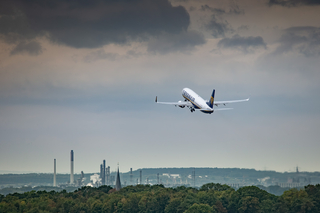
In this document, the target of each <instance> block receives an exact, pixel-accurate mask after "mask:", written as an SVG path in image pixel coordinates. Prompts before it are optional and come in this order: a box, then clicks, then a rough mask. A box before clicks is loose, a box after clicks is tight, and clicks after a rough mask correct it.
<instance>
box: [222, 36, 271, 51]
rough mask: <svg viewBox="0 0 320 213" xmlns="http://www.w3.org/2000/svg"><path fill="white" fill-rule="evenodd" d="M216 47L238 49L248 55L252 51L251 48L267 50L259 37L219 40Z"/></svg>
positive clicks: (235, 37) (237, 37) (234, 37)
mask: <svg viewBox="0 0 320 213" xmlns="http://www.w3.org/2000/svg"><path fill="white" fill-rule="evenodd" d="M218 47H219V48H232V49H238V50H240V51H242V52H244V53H249V52H252V51H253V50H252V49H253V48H260V47H263V48H267V45H266V43H265V42H264V41H263V38H262V37H261V36H257V37H254V36H249V37H241V36H239V35H235V36H233V37H232V38H223V39H221V40H220V41H219V43H218Z"/></svg>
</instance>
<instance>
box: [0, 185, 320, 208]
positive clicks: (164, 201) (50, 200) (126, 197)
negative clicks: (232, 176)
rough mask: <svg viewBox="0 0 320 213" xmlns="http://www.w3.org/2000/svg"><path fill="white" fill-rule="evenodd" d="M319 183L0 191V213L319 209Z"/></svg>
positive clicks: (138, 186)
mask: <svg viewBox="0 0 320 213" xmlns="http://www.w3.org/2000/svg"><path fill="white" fill-rule="evenodd" d="M319 211H320V185H319V184H317V185H308V186H306V187H305V188H304V189H300V190H298V189H290V190H287V191H285V192H284V193H283V194H282V195H280V196H276V195H273V194H270V193H268V192H267V191H265V190H262V189H260V188H258V187H256V186H246V187H242V188H240V189H238V190H235V189H233V188H231V187H229V186H227V185H221V184H215V183H208V184H205V185H203V186H202V187H200V188H199V189H196V188H192V187H184V186H181V187H177V188H165V187H164V186H163V185H153V186H150V185H136V186H127V187H124V188H122V189H121V190H120V191H116V190H115V189H113V188H112V187H110V186H101V187H99V188H93V187H82V188H80V189H78V190H76V191H74V192H67V191H66V190H63V191H60V192H56V191H50V192H47V191H38V192H36V191H30V192H25V193H14V194H9V195H7V196H3V195H0V213H2V212H28V213H29V212H30V213H31V212H83V213H86V212H87V213H97V212H106V213H111V212H128V213H129V212H130V213H135V212H136V213H138V212H165V213H171V212H179V213H180V212H181V213H195V212H208V213H220V212H221V213H228V212H229V213H250V212H255V213H256V212H259V213H264V212H277V213H282V212H283V213H284V212H291V213H294V212H299V213H300V212H301V213H303V212H306V213H309V212H310V213H311V212H319Z"/></svg>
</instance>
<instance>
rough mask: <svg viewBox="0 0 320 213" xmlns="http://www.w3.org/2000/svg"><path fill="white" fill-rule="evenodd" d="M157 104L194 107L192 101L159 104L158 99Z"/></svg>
mask: <svg viewBox="0 0 320 213" xmlns="http://www.w3.org/2000/svg"><path fill="white" fill-rule="evenodd" d="M156 103H158V104H169V105H176V106H182V107H184V106H190V107H192V106H193V105H192V103H190V101H178V102H158V98H157V97H156Z"/></svg>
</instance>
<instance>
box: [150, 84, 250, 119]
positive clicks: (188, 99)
mask: <svg viewBox="0 0 320 213" xmlns="http://www.w3.org/2000/svg"><path fill="white" fill-rule="evenodd" d="M214 94H215V89H214V90H213V92H212V95H211V97H210V100H204V99H203V98H201V97H200V96H199V95H198V94H197V93H195V92H194V91H193V90H191V89H189V88H184V89H183V90H182V97H184V101H178V102H158V97H157V96H156V100H155V101H156V103H158V104H171V105H175V106H179V107H181V108H185V107H187V108H189V109H190V111H191V112H194V111H195V110H199V111H201V112H203V113H207V114H211V113H213V112H214V111H218V110H230V109H232V108H219V109H213V106H217V107H218V106H219V105H224V106H225V105H226V104H230V103H238V102H244V101H249V98H247V99H243V100H232V101H214Z"/></svg>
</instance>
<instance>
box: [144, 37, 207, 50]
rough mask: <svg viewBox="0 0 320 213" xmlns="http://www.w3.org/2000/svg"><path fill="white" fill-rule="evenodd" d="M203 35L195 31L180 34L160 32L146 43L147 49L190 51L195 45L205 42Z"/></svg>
mask: <svg viewBox="0 0 320 213" xmlns="http://www.w3.org/2000/svg"><path fill="white" fill-rule="evenodd" d="M205 43H206V40H205V38H204V36H203V35H202V34H201V33H199V32H196V31H185V32H182V33H180V34H162V35H161V36H159V38H157V39H154V40H152V41H150V42H149V44H148V51H149V52H154V53H160V54H165V53H168V52H175V51H190V50H193V49H194V47H195V46H196V45H202V44H205Z"/></svg>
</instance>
